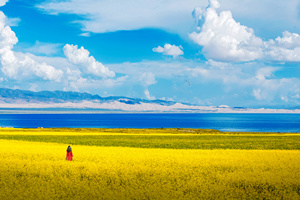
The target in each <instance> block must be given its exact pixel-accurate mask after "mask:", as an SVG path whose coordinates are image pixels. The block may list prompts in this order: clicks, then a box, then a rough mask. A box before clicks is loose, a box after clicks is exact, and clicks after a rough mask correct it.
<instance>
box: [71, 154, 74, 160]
mask: <svg viewBox="0 0 300 200" xmlns="http://www.w3.org/2000/svg"><path fill="white" fill-rule="evenodd" d="M71 155H72V160H73V161H74V156H73V152H71Z"/></svg>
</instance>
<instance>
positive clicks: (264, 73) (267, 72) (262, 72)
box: [256, 67, 280, 80]
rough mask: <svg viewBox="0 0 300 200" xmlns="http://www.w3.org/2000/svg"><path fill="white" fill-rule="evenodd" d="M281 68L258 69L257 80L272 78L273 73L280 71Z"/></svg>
mask: <svg viewBox="0 0 300 200" xmlns="http://www.w3.org/2000/svg"><path fill="white" fill-rule="evenodd" d="M279 69H280V68H279V67H263V68H260V69H258V71H257V72H256V79H257V80H265V79H266V78H268V77H270V76H271V75H272V74H273V72H275V71H277V70H279Z"/></svg>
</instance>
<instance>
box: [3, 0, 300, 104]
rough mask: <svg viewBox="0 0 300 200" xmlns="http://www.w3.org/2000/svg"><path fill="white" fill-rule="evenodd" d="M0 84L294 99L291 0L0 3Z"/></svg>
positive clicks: (298, 1)
mask: <svg viewBox="0 0 300 200" xmlns="http://www.w3.org/2000/svg"><path fill="white" fill-rule="evenodd" d="M0 5H1V7H0V10H1V13H0V14H1V15H0V61H1V62H0V68H1V70H0V81H1V82H0V87H6V88H15V89H26V90H32V91H42V90H51V91H53V90H65V91H79V92H90V93H92V94H99V95H101V96H112V95H113V96H128V97H135V98H143V99H165V100H174V101H179V102H185V103H191V104H197V105H215V106H218V105H229V106H237V107H240V106H243V107H278V108H279V107H281V108H287V107H297V106H299V105H300V64H299V63H300V35H299V34H300V26H299V25H300V11H299V9H300V0H287V1H280V2H276V3H274V1H271V0H266V1H259V0H244V1H239V0H219V1H217V0H209V1H207V0H187V1H182V0H163V1H161V0H151V1H150V0H143V1H136V0H128V1H122V0H114V1H111V0H68V1H62V0H33V1H21V0H9V1H7V0H0Z"/></svg>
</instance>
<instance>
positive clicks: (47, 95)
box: [0, 88, 175, 105]
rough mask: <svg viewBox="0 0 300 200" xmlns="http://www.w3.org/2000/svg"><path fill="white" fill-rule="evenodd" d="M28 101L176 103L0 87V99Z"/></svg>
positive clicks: (11, 101) (8, 101) (3, 100)
mask: <svg viewBox="0 0 300 200" xmlns="http://www.w3.org/2000/svg"><path fill="white" fill-rule="evenodd" d="M20 100H22V101H23V102H28V103H37V102H43V103H65V102H80V101H96V102H98V103H107V102H113V101H118V102H121V103H125V104H140V103H154V104H159V105H174V104H175V102H173V101H164V100H145V99H139V98H128V97H123V96H110V97H101V96H99V95H92V94H89V93H79V92H66V91H53V92H52V91H41V92H33V91H29V90H19V89H16V90H13V89H7V88H0V101H2V102H6V103H15V102H20Z"/></svg>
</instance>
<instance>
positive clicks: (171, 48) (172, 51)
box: [152, 44, 183, 58]
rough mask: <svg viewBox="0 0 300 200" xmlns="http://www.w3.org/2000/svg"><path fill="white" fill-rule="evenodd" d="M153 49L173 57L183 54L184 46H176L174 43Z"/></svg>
mask: <svg viewBox="0 0 300 200" xmlns="http://www.w3.org/2000/svg"><path fill="white" fill-rule="evenodd" d="M152 51H153V52H157V53H162V54H164V55H167V56H173V58H176V57H178V56H180V55H183V51H182V46H176V45H174V44H173V45H171V44H165V46H164V47H161V46H158V47H156V48H153V49H152Z"/></svg>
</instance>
